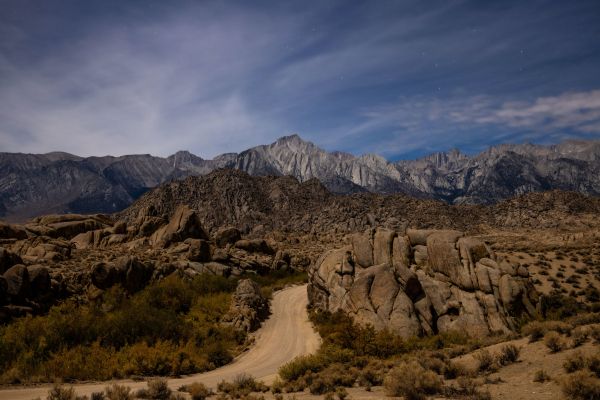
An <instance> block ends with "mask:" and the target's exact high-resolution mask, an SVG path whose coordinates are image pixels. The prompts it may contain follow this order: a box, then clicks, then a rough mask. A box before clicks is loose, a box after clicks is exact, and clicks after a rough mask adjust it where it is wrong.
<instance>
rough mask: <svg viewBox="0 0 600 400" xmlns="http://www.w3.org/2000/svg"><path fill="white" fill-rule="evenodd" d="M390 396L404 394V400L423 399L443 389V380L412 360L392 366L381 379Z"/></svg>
mask: <svg viewBox="0 0 600 400" xmlns="http://www.w3.org/2000/svg"><path fill="white" fill-rule="evenodd" d="M383 385H384V387H385V390H386V393H387V394H388V395H390V396H404V398H405V399H406V400H423V399H425V398H426V396H428V395H433V394H438V393H441V392H442V391H443V381H442V379H441V378H440V377H439V376H438V375H437V374H436V373H434V372H432V371H428V370H426V369H425V368H423V367H422V366H421V365H420V364H419V363H417V362H415V361H412V362H408V363H402V364H400V365H399V366H397V367H395V368H393V369H392V370H391V371H390V372H389V373H388V374H387V376H386V377H385V379H384V381H383Z"/></svg>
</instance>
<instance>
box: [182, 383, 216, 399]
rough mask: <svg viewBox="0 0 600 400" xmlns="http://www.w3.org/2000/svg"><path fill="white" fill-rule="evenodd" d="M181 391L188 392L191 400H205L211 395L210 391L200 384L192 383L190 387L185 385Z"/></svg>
mask: <svg viewBox="0 0 600 400" xmlns="http://www.w3.org/2000/svg"><path fill="white" fill-rule="evenodd" d="M180 390H181V389H180ZM183 391H185V392H188V393H189V394H190V397H191V398H192V400H206V399H207V398H208V397H209V396H211V395H212V391H211V390H210V389H209V388H207V387H206V385H204V384H203V383H201V382H194V383H192V384H190V385H186V386H185V387H184V388H183Z"/></svg>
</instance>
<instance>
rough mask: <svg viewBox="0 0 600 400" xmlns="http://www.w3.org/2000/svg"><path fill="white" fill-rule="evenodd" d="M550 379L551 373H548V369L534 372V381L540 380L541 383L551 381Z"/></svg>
mask: <svg viewBox="0 0 600 400" xmlns="http://www.w3.org/2000/svg"><path fill="white" fill-rule="evenodd" d="M550 379H552V378H550V375H548V373H547V372H546V371H544V370H543V369H539V370H537V371H535V374H533V381H534V382H540V383H544V382H546V381H549V380H550Z"/></svg>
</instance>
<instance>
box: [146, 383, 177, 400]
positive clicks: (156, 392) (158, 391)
mask: <svg viewBox="0 0 600 400" xmlns="http://www.w3.org/2000/svg"><path fill="white" fill-rule="evenodd" d="M171 393H173V392H172V391H171V389H169V382H168V381H167V380H166V379H164V378H156V379H152V380H150V381H148V392H147V396H148V398H149V399H151V400H168V399H169V398H170V397H171Z"/></svg>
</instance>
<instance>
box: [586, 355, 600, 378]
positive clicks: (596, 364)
mask: <svg viewBox="0 0 600 400" xmlns="http://www.w3.org/2000/svg"><path fill="white" fill-rule="evenodd" d="M586 366H587V367H588V369H589V370H590V371H591V372H593V373H594V375H596V377H597V378H600V354H598V353H596V354H594V355H592V356H589V357H588V358H587V360H586Z"/></svg>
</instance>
